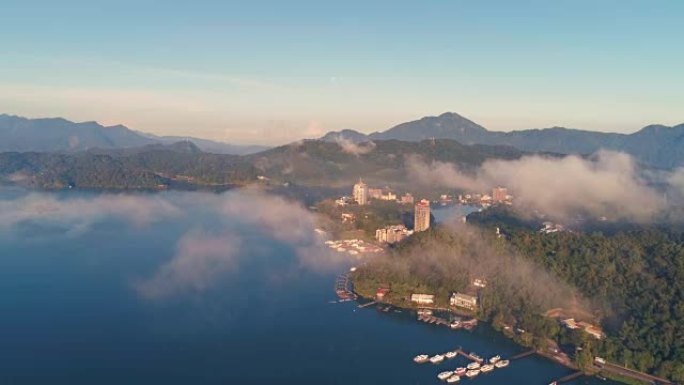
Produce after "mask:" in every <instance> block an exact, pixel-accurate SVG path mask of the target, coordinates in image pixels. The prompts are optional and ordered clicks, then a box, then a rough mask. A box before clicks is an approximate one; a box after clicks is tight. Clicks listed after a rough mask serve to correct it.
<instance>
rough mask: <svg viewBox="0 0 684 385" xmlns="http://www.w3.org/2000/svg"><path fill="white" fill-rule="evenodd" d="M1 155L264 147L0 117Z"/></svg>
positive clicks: (52, 120)
mask: <svg viewBox="0 0 684 385" xmlns="http://www.w3.org/2000/svg"><path fill="white" fill-rule="evenodd" d="M0 138H2V140H0V152H9V151H18V152H26V151H35V152H77V151H85V150H90V149H94V148H99V149H116V148H131V147H142V146H147V145H151V144H171V143H175V142H179V141H184V140H189V141H191V142H193V143H194V144H195V145H197V146H198V147H199V148H200V149H202V151H206V152H211V153H217V154H234V155H243V154H249V153H253V152H259V151H263V150H265V149H266V148H268V147H266V146H239V145H232V144H228V143H221V142H215V141H211V140H207V139H199V138H192V137H177V136H155V135H151V134H145V133H141V132H137V131H134V130H131V129H129V128H127V127H125V126H122V125H116V126H110V127H106V126H103V125H101V124H99V123H97V122H82V123H76V122H72V121H69V120H66V119H63V118H43V119H27V118H23V117H19V116H12V115H7V114H0Z"/></svg>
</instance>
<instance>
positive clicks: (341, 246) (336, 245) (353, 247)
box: [325, 239, 382, 255]
mask: <svg viewBox="0 0 684 385" xmlns="http://www.w3.org/2000/svg"><path fill="white" fill-rule="evenodd" d="M325 244H326V245H328V247H330V248H331V249H333V250H337V251H338V252H340V253H349V254H351V255H359V254H365V253H379V252H381V251H382V248H381V247H378V246H375V245H373V244H370V243H367V242H364V241H363V240H361V239H342V240H339V241H325Z"/></svg>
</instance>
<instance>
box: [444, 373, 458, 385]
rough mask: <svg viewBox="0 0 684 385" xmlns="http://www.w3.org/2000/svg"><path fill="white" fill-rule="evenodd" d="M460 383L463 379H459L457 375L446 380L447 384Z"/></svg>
mask: <svg viewBox="0 0 684 385" xmlns="http://www.w3.org/2000/svg"><path fill="white" fill-rule="evenodd" d="M459 381H461V377H459V376H457V375H455V374H454V375H453V376H451V377H449V378H447V380H446V382H448V383H450V384H453V383H454V382H459Z"/></svg>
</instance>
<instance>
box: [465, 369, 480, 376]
mask: <svg viewBox="0 0 684 385" xmlns="http://www.w3.org/2000/svg"><path fill="white" fill-rule="evenodd" d="M478 374H480V369H475V370H469V371H467V372H466V376H467V377H470V378H473V377H475V376H477V375H478Z"/></svg>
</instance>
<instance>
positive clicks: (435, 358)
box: [430, 354, 444, 364]
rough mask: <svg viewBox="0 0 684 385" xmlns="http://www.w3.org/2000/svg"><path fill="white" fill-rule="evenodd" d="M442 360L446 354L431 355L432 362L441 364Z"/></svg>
mask: <svg viewBox="0 0 684 385" xmlns="http://www.w3.org/2000/svg"><path fill="white" fill-rule="evenodd" d="M442 361H444V356H443V355H441V354H437V355H436V356H432V357H430V362H432V363H433V364H439V363H440V362H442Z"/></svg>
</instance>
